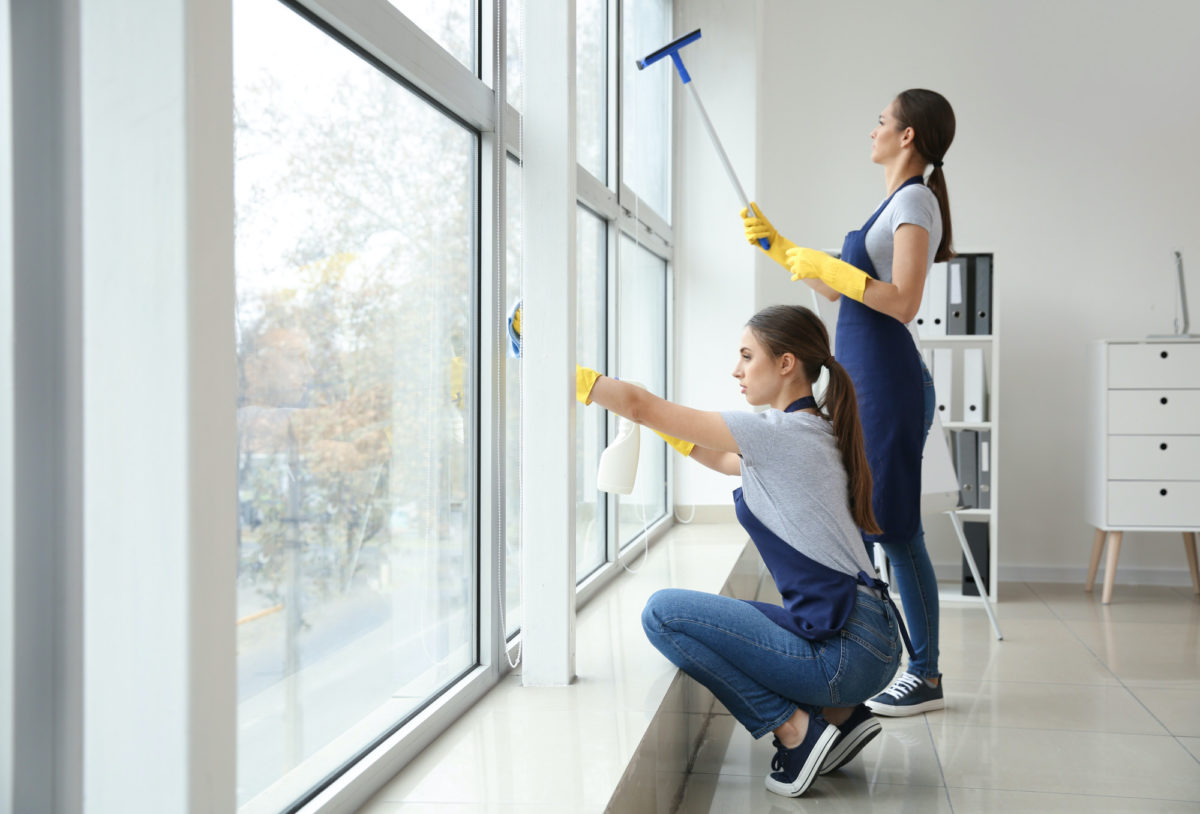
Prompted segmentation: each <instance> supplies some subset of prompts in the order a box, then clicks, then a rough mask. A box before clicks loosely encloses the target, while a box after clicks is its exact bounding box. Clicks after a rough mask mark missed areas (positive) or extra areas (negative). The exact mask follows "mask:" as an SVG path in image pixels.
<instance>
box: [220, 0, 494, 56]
mask: <svg viewBox="0 0 1200 814" xmlns="http://www.w3.org/2000/svg"><path fill="white" fill-rule="evenodd" d="M241 1H242V0H239V2H241ZM389 2H391V4H392V5H393V6H395V7H396V8H398V9H399V10H400V11H401V12H403V14H404V16H405V17H407V18H408V19H410V20H412V21H413V22H414V23H416V24H417V25H418V26H420V28H421V30H422V31H424V32H425V33H426V34H428V35H429V36H430V37H432V38H433V40H434V42H436V43H437V44H438V45H440V46H442V47H443V48H445V49H446V50H447V51H449V52H450V53H451V54H452V55H453V56H454V58H455V59H457V60H458V61H459V62H461V63H462V64H463V65H466V66H467V67H468V68H470V69H471V72H472V73H475V74H478V73H479V70H478V66H477V65H476V62H477V57H476V54H477V53H478V51H479V48H478V46H477V42H478V37H479V34H478V31H479V25H478V20H479V10H478V9H479V5H478V3H476V2H475V0H389Z"/></svg>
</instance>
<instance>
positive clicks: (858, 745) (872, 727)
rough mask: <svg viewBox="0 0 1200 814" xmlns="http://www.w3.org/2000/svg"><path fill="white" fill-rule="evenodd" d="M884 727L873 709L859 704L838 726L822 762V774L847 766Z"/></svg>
mask: <svg viewBox="0 0 1200 814" xmlns="http://www.w3.org/2000/svg"><path fill="white" fill-rule="evenodd" d="M882 729H883V725H882V724H880V723H879V721H878V719H876V717H875V716H874V715H872V714H871V710H870V709H868V708H867V706H866V705H865V704H859V705H858V706H857V707H855V708H854V711H853V712H851V713H850V717H849V718H847V719H846V720H845V722H843V723H842V724H841V725H839V726H838V736H837V737H836V738H835V739H834V741H833V746H832V747H830V749H829V754H828V755H826V756H825V762H824V763H822V764H821V774H829V773H830V772H832V771H835V770H837V769H840V768H842V767H843V766H845V765H846V764H847V763H849V762H850V761H851V760H853V759H854V756H855V755H857V754H858V753H859V752H861V751H862V748H863V747H864V746H866V745H867V744H868V743H870V742H871V739H872V738H874V737H875V736H876V735H878V734H879V733H880V731H882Z"/></svg>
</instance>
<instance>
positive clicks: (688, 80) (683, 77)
mask: <svg viewBox="0 0 1200 814" xmlns="http://www.w3.org/2000/svg"><path fill="white" fill-rule="evenodd" d="M698 39H700V29H699V28H697V29H696V30H695V31H693V32H692V33H691V34H684V35H683V36H682V37H680V38H679V39H677V40H675V41H674V42H671V43H669V44H667V45H664V46H663V47H662V48H659V49H658V50H657V51H655V52H653V53H651V54H649V55H648V56H647V57H646V58H645V59H639V60H638V61H637V66H638V70H639V71H640V70H644V69H645V68H646V66H648V65H653V64H654V63H655V62H658V61H659V60H660V59H662V58H663V57H670V58H671V61H672V62H674V63H675V71H676V73H678V74H679V79H680V81H682V82H683V84H684V87H686V88H688V89H689V90H690V91H691V92H692V98H693V99H695V100H696V109H697V110H699V111H700V120H701V121H703V122H704V128H705V129H706V130H708V137H709V138H710V139H712V143H713V146H714V147H716V148H717V155H719V156H720V157H721V163H722V164H724V165H725V172H726V173H728V174H729V181H730V183H732V184H733V188H734V190H735V191H736V192H737V194H738V199H739V200H740V201H741V202H742V203H743V204H744V205H745V207H746V210H747V211H748V212H749V213H750V214H754V209H753V208H752V207H751V206H750V199H749V198H748V197H746V190H744V189H742V184H741V182H740V181H738V177H737V173H735V172H734V171H733V165H732V164H730V163H729V156H727V155H726V154H725V148H724V147H722V146H721V140H720V139H719V138H717V131H716V130H714V129H713V126H712V122H711V121H709V118H708V112H707V111H705V109H704V103H703V102H701V101H700V94H699V93H698V92H697V91H696V83H695V82H693V81H692V77H691V76H690V75H689V74H688V72H687V68H685V67H684V66H683V59H682V58H681V57H680V56H679V51H680V49H682V48H683V47H684V46H685V45H689V44H690V43H693V42H695V41H696V40H698ZM758 244H759V245H760V246H762V247H763V248H764V249H768V250H769V249H770V248H771V242H770V241H769V240H767V239H766V238H765V237H763V238H759V240H758Z"/></svg>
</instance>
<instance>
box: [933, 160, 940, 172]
mask: <svg viewBox="0 0 1200 814" xmlns="http://www.w3.org/2000/svg"><path fill="white" fill-rule="evenodd" d="M933 168H934V169H935V170H940V169H941V168H942V162H941V160H940V159H939V160H938V161H934V162H933Z"/></svg>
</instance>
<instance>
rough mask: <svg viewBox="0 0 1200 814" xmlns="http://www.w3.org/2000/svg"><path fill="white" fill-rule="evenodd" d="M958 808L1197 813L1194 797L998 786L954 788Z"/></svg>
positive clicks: (1049, 813)
mask: <svg viewBox="0 0 1200 814" xmlns="http://www.w3.org/2000/svg"><path fill="white" fill-rule="evenodd" d="M950 801H951V802H952V803H953V804H954V810H955V811H962V812H971V814H1034V812H1036V814H1075V812H1078V814H1148V812H1151V811H1152V812H1154V814H1196V811H1197V806H1196V804H1195V803H1193V802H1190V801H1176V800H1146V799H1135V798H1132V797H1097V796H1095V795H1088V794H1047V793H1045V792H1033V791H998V790H995V789H959V788H953V787H952V788H951V789H950Z"/></svg>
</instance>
